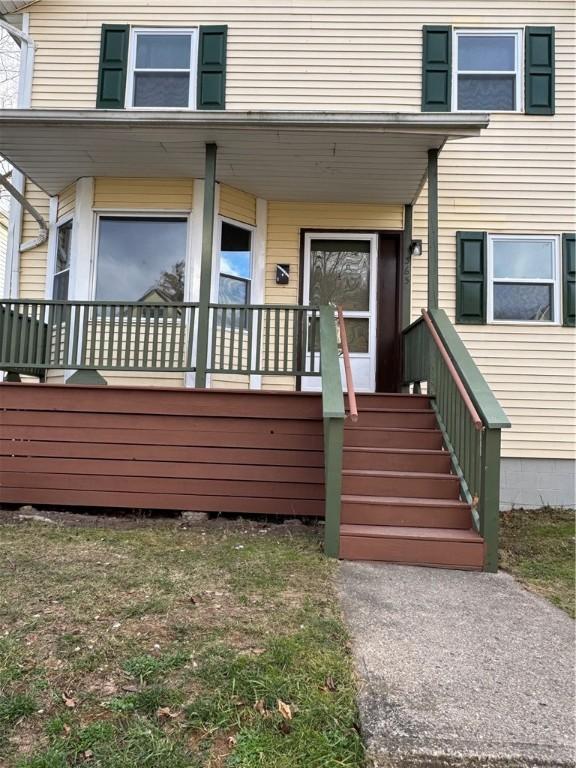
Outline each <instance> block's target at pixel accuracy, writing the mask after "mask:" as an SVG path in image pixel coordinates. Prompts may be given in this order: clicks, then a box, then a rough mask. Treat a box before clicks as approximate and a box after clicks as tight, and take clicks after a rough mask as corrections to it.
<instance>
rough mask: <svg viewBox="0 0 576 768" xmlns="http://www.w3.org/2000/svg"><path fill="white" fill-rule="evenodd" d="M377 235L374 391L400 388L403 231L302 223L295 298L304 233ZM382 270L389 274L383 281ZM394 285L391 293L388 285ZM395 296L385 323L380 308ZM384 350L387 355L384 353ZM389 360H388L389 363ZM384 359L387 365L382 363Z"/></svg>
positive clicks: (301, 280)
mask: <svg viewBox="0 0 576 768" xmlns="http://www.w3.org/2000/svg"><path fill="white" fill-rule="evenodd" d="M308 234H312V235H329V234H330V235H338V234H343V235H344V234H345V235H353V234H359V235H377V236H378V253H377V258H376V310H377V315H376V349H375V354H376V360H375V379H376V381H375V384H376V386H375V391H376V392H399V391H400V389H401V385H402V344H401V336H400V329H401V327H402V306H403V300H404V295H403V291H402V275H403V271H404V261H405V259H404V258H403V254H404V233H403V231H402V230H398V229H351V228H336V227H330V228H326V227H322V228H314V227H305V228H302V229H301V230H300V256H299V270H298V273H299V274H298V302H299V303H300V304H302V302H303V300H304V267H305V242H306V235H308ZM384 274H387V275H388V277H389V280H388V281H383V276H384ZM392 285H393V286H394V296H393V297H392V289H391V286H392ZM391 297H392V298H393V299H394V306H393V308H392V310H391V312H390V314H391V315H392V317H391V318H389V319H388V320H390V319H391V320H392V323H390V322H389V321H388V322H387V323H386V322H385V321H384V316H383V314H382V312H381V311H380V307H381V305H382V301H383V300H386V299H387V300H388V301H389V300H390V298H391ZM386 351H387V353H388V356H386ZM390 361H391V364H390ZM385 362H386V365H385ZM301 388H302V379H301V377H297V380H296V389H297V390H298V391H300V390H301Z"/></svg>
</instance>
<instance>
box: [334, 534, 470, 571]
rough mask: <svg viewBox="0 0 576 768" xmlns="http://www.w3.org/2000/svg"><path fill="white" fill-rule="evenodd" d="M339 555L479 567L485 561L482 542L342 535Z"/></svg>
mask: <svg viewBox="0 0 576 768" xmlns="http://www.w3.org/2000/svg"><path fill="white" fill-rule="evenodd" d="M340 557H341V558H342V559H344V560H379V561H383V562H388V563H405V564H410V565H432V566H439V567H444V568H455V569H459V568H462V569H465V570H478V571H479V570H481V569H482V566H483V562H484V545H483V544H482V543H481V542H478V543H466V542H455V541H450V542H438V541H426V540H418V541H414V540H409V539H401V538H394V539H392V538H389V539H386V538H373V537H369V536H341V537H340Z"/></svg>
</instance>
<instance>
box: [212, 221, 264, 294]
mask: <svg viewBox="0 0 576 768" xmlns="http://www.w3.org/2000/svg"><path fill="white" fill-rule="evenodd" d="M222 224H231V225H232V226H233V227H238V229H245V230H246V231H248V232H250V279H249V280H248V281H247V282H249V284H250V285H249V291H248V293H249V296H248V304H252V303H254V298H253V289H254V241H255V237H256V227H255V226H253V225H252V224H246V223H245V222H244V221H238V220H237V219H231V218H229V217H227V216H220V215H219V216H218V231H217V234H216V237H215V241H216V243H215V244H216V259H215V262H216V265H217V269H216V270H215V275H214V282H213V286H212V295H213V297H214V298H213V303H215V304H217V303H219V301H220V274H221V266H222V263H221V253H222ZM230 277H234V275H230ZM238 279H239V280H244V281H246V278H238Z"/></svg>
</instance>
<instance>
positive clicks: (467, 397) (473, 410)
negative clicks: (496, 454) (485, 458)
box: [422, 309, 483, 432]
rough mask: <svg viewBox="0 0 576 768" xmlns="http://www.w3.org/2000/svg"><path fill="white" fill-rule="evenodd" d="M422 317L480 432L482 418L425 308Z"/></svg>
mask: <svg viewBox="0 0 576 768" xmlns="http://www.w3.org/2000/svg"><path fill="white" fill-rule="evenodd" d="M422 317H423V318H424V322H425V323H426V326H427V328H428V330H429V331H430V335H431V336H432V338H433V340H434V344H436V346H437V347H438V351H439V352H440V354H441V355H442V359H443V360H444V362H445V363H446V367H447V368H448V371H449V373H450V375H451V376H452V378H453V379H454V383H455V384H456V388H457V389H458V392H459V393H460V397H461V398H462V400H463V401H464V405H465V406H466V408H467V410H468V413H469V414H470V418H471V419H472V423H473V424H474V427H475V429H477V430H478V432H480V431H481V430H482V427H483V424H482V419H481V418H480V416H479V415H478V411H477V410H476V408H475V407H474V403H473V402H472V400H471V399H470V395H469V394H468V392H467V391H466V387H465V386H464V384H463V383H462V379H461V378H460V375H459V373H458V371H457V370H456V367H455V365H454V363H453V362H452V359H451V358H450V355H449V354H448V352H447V351H446V347H445V346H444V344H443V343H442V339H441V338H440V336H439V335H438V331H437V330H436V328H434V323H433V322H432V320H431V318H430V315H429V314H428V311H427V310H426V309H423V310H422Z"/></svg>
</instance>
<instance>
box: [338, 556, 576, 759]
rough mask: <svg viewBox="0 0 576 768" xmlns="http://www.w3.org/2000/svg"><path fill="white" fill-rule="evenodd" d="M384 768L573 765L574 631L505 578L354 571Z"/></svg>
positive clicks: (370, 720) (347, 590)
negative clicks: (400, 767)
mask: <svg viewBox="0 0 576 768" xmlns="http://www.w3.org/2000/svg"><path fill="white" fill-rule="evenodd" d="M339 590H340V597H341V601H342V604H343V606H344V613H345V616H346V619H347V622H348V626H349V628H350V631H351V633H352V638H353V644H354V650H355V656H356V661H357V667H358V671H359V674H360V677H361V679H362V680H361V692H360V715H361V721H362V730H363V734H364V737H365V739H366V741H367V744H368V748H369V753H370V755H371V757H372V760H373V765H374V766H377V767H378V768H391V767H392V766H403V767H404V766H434V767H436V766H470V767H472V766H475V767H476V766H477V767H480V766H523V767H524V766H525V767H526V768H528V767H530V768H531V767H532V766H544V765H545V766H572V765H574V743H575V728H574V706H575V701H574V622H573V621H572V620H571V619H570V618H569V617H568V616H567V615H566V614H564V613H562V612H561V611H560V610H558V609H557V608H555V607H554V606H552V605H551V604H550V603H548V602H547V601H545V600H543V599H541V598H539V597H537V596H535V595H533V594H531V593H529V592H527V591H526V590H525V589H523V587H521V586H520V585H519V584H518V583H517V582H516V581H515V580H514V579H512V578H511V577H510V576H508V575H506V574H498V575H490V574H482V573H467V572H463V571H444V570H438V569H434V568H413V567H406V566H394V565H385V564H379V563H343V564H342V566H341V568H340V576H339Z"/></svg>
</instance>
